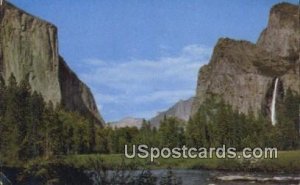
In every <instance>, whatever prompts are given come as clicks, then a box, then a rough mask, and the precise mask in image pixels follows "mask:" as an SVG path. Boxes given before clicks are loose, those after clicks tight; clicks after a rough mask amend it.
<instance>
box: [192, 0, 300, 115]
mask: <svg viewBox="0 0 300 185" xmlns="http://www.w3.org/2000/svg"><path fill="white" fill-rule="evenodd" d="M299 32H300V26H299V13H298V7H297V6H296V5H292V4H289V3H280V4H277V5H275V6H273V7H272V9H271V11H270V16H269V22H268V26H267V28H266V29H265V30H264V31H263V32H262V33H261V35H260V37H259V39H258V41H257V43H250V42H248V41H237V40H233V39H229V38H221V39H219V41H218V42H217V44H216V46H215V48H214V51H213V55H212V57H211V59H210V62H209V64H208V65H205V66H203V67H202V68H201V69H200V71H199V76H198V82H197V91H196V97H195V101H194V103H193V108H192V113H195V112H196V111H197V110H198V109H199V106H200V105H201V103H203V102H204V101H205V99H206V98H208V97H210V96H212V95H218V96H220V97H221V98H222V99H224V100H225V102H227V103H228V104H230V105H232V107H233V108H235V109H237V110H239V111H240V112H243V113H246V114H247V113H248V112H249V111H250V110H252V111H253V112H254V113H255V114H256V115H257V113H265V114H270V102H271V96H272V91H273V89H274V81H275V79H276V78H278V79H279V90H278V92H277V93H278V94H279V95H280V96H278V98H279V99H280V98H281V99H282V98H283V97H284V95H285V92H286V90H287V89H291V90H292V91H293V92H294V93H298V94H300V61H299V38H300V34H299Z"/></svg>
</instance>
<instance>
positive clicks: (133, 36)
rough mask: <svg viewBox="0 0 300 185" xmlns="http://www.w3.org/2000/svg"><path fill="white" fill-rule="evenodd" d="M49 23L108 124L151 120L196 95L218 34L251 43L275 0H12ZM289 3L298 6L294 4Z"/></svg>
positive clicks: (68, 60) (263, 25) (295, 0)
mask: <svg viewBox="0 0 300 185" xmlns="http://www.w3.org/2000/svg"><path fill="white" fill-rule="evenodd" d="M11 2H13V3H14V4H15V5H17V6H18V7H21V8H23V9H24V10H26V11H27V12H30V13H31V14H34V15H36V16H38V17H41V18H43V19H45V20H48V21H50V22H52V23H54V24H55V25H56V26H57V27H58V29H59V47H60V48H59V49H60V53H61V55H62V56H63V57H64V58H65V59H66V61H67V62H68V64H69V65H70V67H71V68H72V69H73V70H74V71H75V72H76V73H77V74H78V76H79V77H80V78H81V79H82V80H83V81H84V82H85V83H87V84H88V85H89V86H90V88H91V89H92V91H93V94H94V96H95V98H96V101H97V104H98V108H99V109H100V112H101V114H102V115H103V117H104V119H105V120H106V121H114V120H119V119H121V118H123V117H126V116H133V117H143V118H150V117H152V116H154V115H155V114H156V113H157V112H158V111H162V110H164V109H167V108H168V107H170V106H171V105H173V104H174V103H175V102H177V101H178V100H180V99H187V98H189V97H191V96H193V95H194V94H195V87H196V81H197V73H198V70H199V68H200V67H201V66H202V65H203V64H206V63H208V61H209V58H210V55H211V52H212V49H213V47H214V45H215V43H216V42H217V40H218V38H220V37H230V38H235V39H244V40H249V41H252V42H256V40H257V38H258V36H259V34H260V32H261V31H262V30H263V28H264V27H265V26H266V24H267V20H268V14H269V9H270V8H271V6H272V5H274V4H276V3H278V2H281V1H278V0H248V1H246V0H232V1H228V0H185V1H182V0H127V1H124V0H113V1H112V0H76V1H74V0H42V1H41V0H11ZM288 2H292V3H296V2H297V0H289V1H288Z"/></svg>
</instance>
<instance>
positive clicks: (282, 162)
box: [63, 150, 300, 173]
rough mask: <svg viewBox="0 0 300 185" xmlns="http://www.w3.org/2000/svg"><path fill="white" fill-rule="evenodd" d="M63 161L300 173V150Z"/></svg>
mask: <svg viewBox="0 0 300 185" xmlns="http://www.w3.org/2000/svg"><path fill="white" fill-rule="evenodd" d="M63 160H64V161H65V162H66V163H67V164H70V165H72V166H75V167H78V168H83V169H91V168H93V166H94V165H95V162H97V161H98V162H99V161H100V162H101V163H102V164H105V166H107V167H108V168H110V169H114V168H118V167H119V166H120V164H122V163H123V164H124V165H125V166H127V167H128V168H137V169H166V168H172V169H207V170H226V171H244V172H252V171H256V172H258V171H259V172H278V173H296V172H300V150H297V151H280V152H278V158H277V159H260V160H257V159H217V158H216V157H213V158H212V159H183V158H181V159H172V158H169V159H162V158H159V159H156V160H155V161H154V162H150V159H140V158H134V159H127V158H125V157H124V155H122V154H108V155H98V154H90V155H72V156H67V157H64V158H63Z"/></svg>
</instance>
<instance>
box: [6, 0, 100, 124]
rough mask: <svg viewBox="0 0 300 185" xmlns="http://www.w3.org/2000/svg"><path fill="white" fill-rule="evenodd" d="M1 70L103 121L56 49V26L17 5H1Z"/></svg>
mask: <svg viewBox="0 0 300 185" xmlns="http://www.w3.org/2000/svg"><path fill="white" fill-rule="evenodd" d="M0 9H1V12H0V22H1V29H0V73H1V76H2V77H3V78H4V79H5V80H7V79H8V78H9V76H10V75H11V74H14V76H15V77H16V79H17V81H18V82H19V81H20V80H22V79H23V78H28V79H29V82H30V85H31V88H32V90H34V91H37V92H40V93H41V94H42V95H43V98H44V99H45V101H47V102H48V101H52V102H53V103H54V104H63V105H64V106H65V107H66V108H67V109H68V110H72V111H78V112H79V113H82V114H85V115H88V116H91V117H93V118H95V121H96V122H98V123H99V124H103V123H104V121H103V119H102V118H101V116H100V114H99V113H98V110H97V107H96V103H95V101H94V98H93V96H92V94H91V92H90V90H89V89H88V88H87V87H86V85H85V84H84V83H82V82H81V81H80V80H79V79H78V78H77V76H76V75H75V74H74V73H73V72H72V71H71V70H70V69H69V68H68V67H67V64H66V63H65V62H64V61H63V60H62V59H61V58H60V56H59V53H58V41H57V28H56V27H55V26H54V25H52V24H50V23H48V22H46V21H43V20H41V19H39V18H37V17H34V16H32V15H29V14H28V13H26V12H24V11H22V10H20V9H18V8H16V7H15V6H13V5H12V4H10V3H5V4H4V5H3V6H1V7H0Z"/></svg>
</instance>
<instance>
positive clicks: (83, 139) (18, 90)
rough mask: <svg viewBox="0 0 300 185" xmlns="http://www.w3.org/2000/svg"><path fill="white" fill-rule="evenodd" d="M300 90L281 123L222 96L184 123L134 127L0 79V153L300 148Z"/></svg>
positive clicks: (287, 102)
mask: <svg viewBox="0 0 300 185" xmlns="http://www.w3.org/2000/svg"><path fill="white" fill-rule="evenodd" d="M299 103H300V96H299V95H296V94H295V93H292V92H291V90H287V92H286V95H285V97H284V100H283V101H282V102H281V103H279V105H278V108H277V115H278V116H277V120H278V121H277V122H278V123H277V124H276V126H272V124H271V122H270V120H269V119H267V118H266V115H262V114H260V115H255V114H254V113H253V112H252V111H250V112H249V113H248V114H247V115H245V114H243V113H239V112H238V111H237V110H234V109H233V108H232V107H231V106H229V105H228V104H226V103H225V102H224V101H223V100H222V99H220V98H218V97H211V98H209V99H207V100H206V101H205V102H204V103H203V104H202V105H201V107H200V108H199V110H198V112H197V113H196V114H195V115H194V116H193V117H192V118H190V120H189V121H188V122H187V123H186V122H184V121H182V120H179V119H177V118H174V117H165V118H164V119H163V120H162V121H161V124H160V127H159V128H155V127H152V126H151V124H150V123H149V122H147V121H146V120H144V121H143V124H142V126H141V128H140V129H138V128H136V127H125V128H113V127H112V126H109V125H108V126H105V127H104V128H101V127H99V126H98V125H95V124H94V122H93V121H92V119H89V118H88V117H87V116H82V115H80V114H79V113H76V112H70V111H67V110H65V109H64V108H63V106H60V105H53V103H52V102H45V101H44V99H43V97H42V96H41V94H39V93H37V92H35V91H32V89H31V87H30V84H29V81H28V79H26V78H25V79H24V80H22V81H21V82H19V83H17V81H16V79H15V77H14V76H13V75H11V76H10V78H9V79H8V82H7V84H6V83H5V82H4V80H3V79H0V159H1V161H0V162H2V163H12V162H18V161H28V160H31V159H35V158H50V157H53V156H58V155H70V154H87V153H107V154H109V153H123V152H124V145H125V144H127V145H131V144H132V145H133V144H136V145H138V144H146V145H148V146H150V147H151V146H153V147H181V146H183V145H187V146H190V147H217V146H221V145H223V144H225V145H227V146H230V147H237V148H238V149H241V148H244V147H278V148H279V149H281V150H291V149H297V148H299V145H300V144H299V143H300V137H299V124H298V123H299V122H298V119H299V117H298V106H299Z"/></svg>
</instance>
